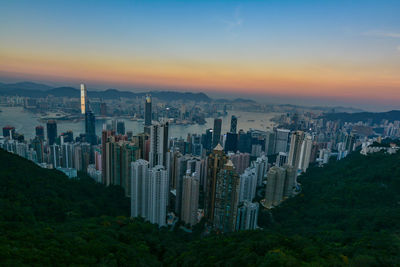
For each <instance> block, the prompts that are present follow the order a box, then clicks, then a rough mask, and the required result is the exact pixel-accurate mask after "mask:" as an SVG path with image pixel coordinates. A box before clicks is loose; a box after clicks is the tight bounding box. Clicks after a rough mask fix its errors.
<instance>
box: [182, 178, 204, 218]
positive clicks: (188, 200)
mask: <svg viewBox="0 0 400 267" xmlns="http://www.w3.org/2000/svg"><path fill="white" fill-rule="evenodd" d="M190 173H191V171H188V173H187V174H186V175H185V176H184V177H183V192H182V209H181V219H182V221H184V222H185V223H188V224H190V225H195V224H196V223H197V210H198V206H199V186H200V184H199V179H198V177H196V175H195V173H194V174H193V175H191V174H190Z"/></svg>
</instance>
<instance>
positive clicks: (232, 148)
mask: <svg viewBox="0 0 400 267" xmlns="http://www.w3.org/2000/svg"><path fill="white" fill-rule="evenodd" d="M237 145H238V135H237V133H227V134H226V141H225V152H236V151H237Z"/></svg>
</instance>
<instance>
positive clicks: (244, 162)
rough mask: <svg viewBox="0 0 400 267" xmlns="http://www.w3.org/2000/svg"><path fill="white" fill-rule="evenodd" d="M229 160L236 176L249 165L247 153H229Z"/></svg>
mask: <svg viewBox="0 0 400 267" xmlns="http://www.w3.org/2000/svg"><path fill="white" fill-rule="evenodd" d="M228 156H229V158H230V160H232V162H233V165H234V166H235V170H236V172H237V173H238V174H242V173H243V172H244V170H245V169H246V168H247V167H249V165H250V154H249V153H240V152H236V153H229V154H228Z"/></svg>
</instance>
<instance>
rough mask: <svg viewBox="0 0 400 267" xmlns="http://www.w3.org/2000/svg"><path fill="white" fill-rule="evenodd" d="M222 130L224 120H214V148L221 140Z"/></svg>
mask: <svg viewBox="0 0 400 267" xmlns="http://www.w3.org/2000/svg"><path fill="white" fill-rule="evenodd" d="M221 128H222V119H217V118H215V119H214V129H213V141H212V144H213V147H216V146H217V145H218V144H219V143H220V140H221Z"/></svg>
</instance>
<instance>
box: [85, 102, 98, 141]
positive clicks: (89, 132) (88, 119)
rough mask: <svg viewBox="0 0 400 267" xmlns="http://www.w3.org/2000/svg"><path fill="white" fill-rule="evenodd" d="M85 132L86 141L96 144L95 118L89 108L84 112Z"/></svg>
mask: <svg viewBox="0 0 400 267" xmlns="http://www.w3.org/2000/svg"><path fill="white" fill-rule="evenodd" d="M85 133H86V141H87V142H88V143H90V144H92V145H96V144H97V136H96V118H95V116H94V114H93V112H92V111H91V110H90V109H88V110H87V111H86V113H85Z"/></svg>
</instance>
